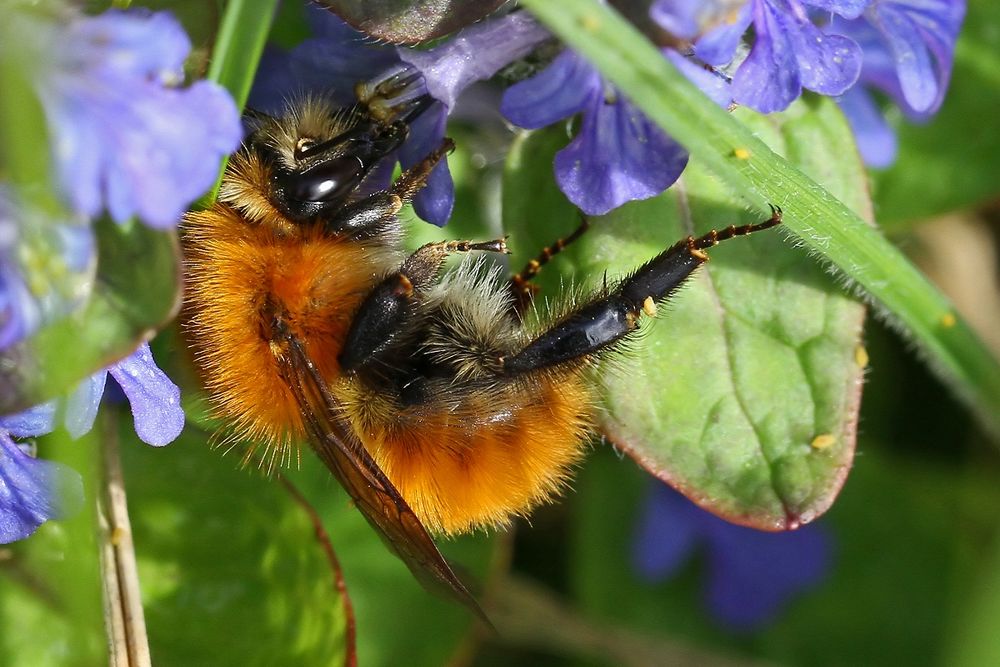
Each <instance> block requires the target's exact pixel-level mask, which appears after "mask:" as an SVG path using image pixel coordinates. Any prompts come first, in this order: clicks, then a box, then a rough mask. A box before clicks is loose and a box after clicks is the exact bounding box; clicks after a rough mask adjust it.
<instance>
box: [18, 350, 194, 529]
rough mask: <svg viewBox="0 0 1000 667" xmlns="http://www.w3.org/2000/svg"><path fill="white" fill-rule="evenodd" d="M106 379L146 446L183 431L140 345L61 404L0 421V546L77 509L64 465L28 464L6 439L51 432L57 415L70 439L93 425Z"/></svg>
mask: <svg viewBox="0 0 1000 667" xmlns="http://www.w3.org/2000/svg"><path fill="white" fill-rule="evenodd" d="M109 373H110V374H111V377H113V378H114V379H115V380H116V381H117V382H118V384H119V385H120V386H121V388H122V391H123V392H124V393H125V396H126V397H127V398H128V401H129V403H130V405H131V407H132V416H133V419H134V422H135V430H136V433H137V434H138V436H139V438H140V439H141V440H142V441H143V442H145V443H147V444H150V445H154V446H162V445H166V444H168V443H169V442H172V441H173V440H174V439H175V438H177V436H178V435H180V432H181V430H182V429H183V428H184V412H183V411H182V410H181V406H180V390H179V389H178V388H177V385H175V384H174V383H173V382H171V381H170V379H169V378H168V377H167V376H166V375H165V374H164V373H163V371H161V370H160V369H159V368H158V367H157V366H156V362H154V361H153V356H152V354H151V353H150V351H149V345H148V344H146V343H143V344H142V345H140V346H139V348H138V349H137V350H136V351H135V352H133V353H132V354H131V355H129V356H128V357H125V358H124V359H122V360H121V361H119V362H118V363H116V364H113V365H112V366H110V367H108V368H107V369H106V370H102V371H99V372H98V373H95V374H94V375H92V376H91V377H89V378H87V379H85V380H84V381H83V382H81V383H80V385H79V387H77V389H76V390H75V391H74V392H73V393H72V394H70V395H69V396H68V397H67V398H66V399H65V400H63V401H52V402H49V403H44V404H42V405H39V406H35V407H34V408H31V409H29V410H25V411H24V412H21V413H18V414H16V415H10V416H7V417H2V418H0V544H2V543H6V542H12V541H14V540H19V539H22V538H24V537H27V536H28V535H30V534H31V533H32V532H34V530H35V529H36V528H37V527H38V526H40V525H41V524H42V523H44V522H45V521H46V520H48V519H52V518H57V517H59V516H62V515H64V514H66V511H67V508H71V507H75V506H77V505H79V498H80V497H81V496H82V487H81V482H80V477H79V475H77V474H76V473H75V472H73V471H72V470H70V469H69V468H66V467H65V466H62V465H59V464H56V463H51V462H48V461H41V460H37V459H34V458H33V457H31V456H29V455H28V454H26V453H25V452H24V451H22V450H21V448H20V447H19V446H18V444H17V443H16V442H14V440H13V439H12V438H13V437H16V438H27V437H34V436H40V435H44V434H46V433H49V432H51V431H52V430H53V428H54V426H55V421H56V415H57V413H60V414H62V416H63V420H64V424H65V427H66V430H67V431H68V432H69V434H70V435H71V436H72V437H74V438H79V437H80V436H82V435H84V434H85V433H87V432H88V431H90V429H91V428H92V427H93V425H94V419H95V417H96V416H97V408H98V406H99V404H100V401H101V397H102V395H103V394H104V386H105V383H106V381H107V376H108V374H109Z"/></svg>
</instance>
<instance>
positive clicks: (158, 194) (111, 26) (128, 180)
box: [15, 10, 242, 228]
mask: <svg viewBox="0 0 1000 667" xmlns="http://www.w3.org/2000/svg"><path fill="white" fill-rule="evenodd" d="M15 14H17V13H16V12H15ZM19 22H20V23H21V24H23V27H24V29H25V30H26V31H27V33H26V34H29V35H31V38H30V40H28V39H26V40H23V41H24V42H25V44H30V48H29V49H28V50H29V51H30V52H29V53H27V54H25V55H23V56H22V57H23V58H25V59H27V58H35V59H37V61H38V62H37V63H31V65H32V66H33V67H34V68H35V72H34V74H33V75H32V81H33V83H34V85H35V88H36V91H37V94H38V97H39V99H40V101H41V104H42V108H43V110H44V112H45V115H46V119H47V121H48V125H49V131H50V133H51V136H52V151H53V157H54V161H55V169H56V172H57V174H58V178H59V182H60V184H61V186H62V188H63V190H64V192H65V194H66V196H67V199H68V201H69V204H70V205H71V206H72V208H73V209H74V210H75V211H77V212H79V213H82V214H85V215H87V216H91V217H93V216H95V215H97V214H99V213H100V212H101V211H102V210H105V209H106V210H107V211H108V213H109V214H110V215H111V217H112V218H114V219H115V220H116V221H118V222H124V221H125V220H128V219H129V218H131V217H132V216H138V217H139V218H140V219H141V220H142V221H143V222H145V223H146V224H148V225H150V226H153V227H159V228H166V227H171V226H173V225H175V224H176V223H177V221H178V220H179V219H180V216H181V214H182V213H183V212H184V211H185V210H186V209H187V207H188V205H189V204H190V203H191V202H192V201H194V200H195V199H196V198H197V197H198V196H199V195H201V194H202V193H204V192H205V191H206V190H207V189H208V188H209V187H210V186H211V185H212V183H213V182H214V181H215V178H216V176H217V174H218V165H219V161H220V160H221V159H222V157H224V156H225V155H227V154H228V153H231V152H232V151H234V150H235V149H236V148H237V146H238V145H239V142H240V139H241V137H242V128H241V125H240V120H239V113H238V111H237V109H236V107H235V105H234V104H233V101H232V99H231V98H230V97H229V95H228V94H227V93H226V92H225V91H224V90H223V89H222V88H221V87H219V86H217V85H215V84H213V83H209V82H207V81H199V82H196V83H194V84H193V85H191V86H189V87H187V88H180V87H178V85H179V84H180V83H181V82H182V81H183V79H184V70H183V64H184V59H185V58H186V57H187V55H188V53H189V52H190V50H191V44H190V42H189V40H188V38H187V35H186V34H185V33H184V31H183V29H182V28H181V26H180V24H179V23H178V22H177V21H176V20H175V19H174V18H173V17H172V16H170V15H169V14H167V13H163V12H160V13H150V12H144V11H116V10H109V11H107V12H105V13H103V14H101V15H99V16H93V17H90V16H82V15H77V16H74V17H73V18H72V19H71V20H69V21H68V22H65V23H55V22H47V21H44V20H41V19H40V18H39V17H38V15H35V14H30V15H26V16H25V17H21V19H20V20H19Z"/></svg>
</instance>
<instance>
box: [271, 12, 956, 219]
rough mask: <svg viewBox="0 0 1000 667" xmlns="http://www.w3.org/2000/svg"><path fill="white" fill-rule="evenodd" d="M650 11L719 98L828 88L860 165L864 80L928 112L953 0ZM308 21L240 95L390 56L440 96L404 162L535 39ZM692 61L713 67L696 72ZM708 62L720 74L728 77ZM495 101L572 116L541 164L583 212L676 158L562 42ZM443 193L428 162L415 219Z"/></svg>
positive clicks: (608, 203)
mask: <svg viewBox="0 0 1000 667" xmlns="http://www.w3.org/2000/svg"><path fill="white" fill-rule="evenodd" d="M650 12H651V13H650V15H651V17H652V19H653V20H654V21H656V22H657V23H658V24H659V25H660V26H661V27H662V28H663V29H664V30H666V31H667V32H668V33H670V34H671V35H673V36H674V37H675V38H676V40H675V41H676V43H677V44H690V45H691V48H690V49H682V48H681V47H680V46H677V44H675V45H674V46H673V47H671V48H664V49H663V50H662V53H663V56H664V57H665V58H667V59H668V60H670V61H671V62H672V63H674V65H675V66H677V67H678V68H679V69H680V70H681V71H682V72H683V73H684V74H685V75H686V76H688V77H689V78H690V79H691V80H692V81H694V82H695V83H696V85H698V86H699V88H701V89H702V90H703V91H704V92H706V94H708V95H709V96H710V97H711V98H712V99H713V100H715V101H717V102H718V103H719V104H723V105H728V104H731V103H736V104H742V105H746V106H749V107H751V108H754V109H756V110H758V111H761V112H764V113H769V112H774V111H780V110H783V109H785V108H787V107H788V105H789V104H791V103H792V102H793V101H794V100H795V99H796V98H797V97H799V96H800V95H801V94H802V91H803V89H807V90H811V91H814V92H816V93H819V94H822V95H830V96H834V97H837V98H838V99H839V100H840V101H841V102H842V104H843V107H844V109H845V111H846V112H847V114H848V117H849V119H850V121H851V123H852V126H853V127H854V128H855V130H856V132H857V133H858V137H859V140H860V142H861V150H862V154H863V155H864V156H865V157H866V159H868V161H869V162H870V163H872V164H884V163H886V161H887V159H891V154H892V151H891V150H890V149H888V148H886V147H885V146H884V145H879V144H878V143H877V142H882V144H885V143H886V141H889V142H890V143H891V137H890V138H889V139H888V140H887V139H886V135H885V129H886V126H885V125H884V123H882V124H881V125H878V124H877V121H879V120H880V115H879V114H878V112H877V110H876V108H875V107H874V106H873V103H872V101H871V99H870V97H869V96H868V95H867V93H865V92H864V88H868V87H874V88H878V89H880V90H882V91H883V92H886V93H888V94H889V95H890V96H891V97H893V98H894V99H896V100H897V101H899V102H900V103H901V104H902V105H903V106H904V109H907V110H908V111H912V112H913V113H914V115H917V114H928V113H932V112H933V111H935V110H936V109H937V107H938V106H939V105H940V102H941V98H942V95H943V93H944V90H945V89H946V87H947V83H948V78H949V74H950V69H951V58H952V53H953V50H954V44H955V38H956V36H957V32H958V27H959V25H960V23H961V19H962V16H963V14H964V1H963V0H745V1H741V0H712V1H710V2H693V1H691V0H657V2H654V3H653V5H652V7H651V10H650ZM312 20H313V24H314V31H315V33H316V37H315V38H314V39H311V40H308V41H306V42H305V43H303V44H301V45H300V46H298V47H296V48H295V49H293V50H292V51H291V52H290V53H288V54H281V55H280V56H278V55H273V56H272V58H271V59H270V60H269V61H268V62H267V63H266V65H267V66H266V67H264V68H262V69H263V72H264V76H263V77H262V78H261V79H260V80H259V81H258V85H257V89H256V91H255V95H254V97H253V98H252V101H253V102H254V104H255V105H260V106H262V107H264V108H274V107H275V106H276V105H275V101H279V100H281V98H282V97H288V96H290V95H294V94H297V93H301V92H305V91H316V90H320V91H323V92H324V93H327V94H331V93H332V94H333V95H336V94H338V93H339V94H341V95H344V94H345V93H346V94H348V95H349V91H351V90H353V87H354V84H355V83H357V82H358V81H359V80H361V79H364V78H374V79H375V80H378V79H379V78H384V76H385V73H386V72H388V73H392V74H398V72H399V71H400V68H401V66H407V65H408V66H410V67H413V68H415V69H416V70H417V71H419V72H420V73H422V75H423V84H424V86H425V90H426V91H427V92H429V93H430V95H432V96H433V97H434V98H435V99H437V100H439V101H440V104H439V105H436V107H435V110H434V111H433V112H429V113H426V114H424V116H423V117H421V118H420V119H419V120H418V121H417V122H415V123H414V125H413V128H412V136H411V139H410V140H409V141H408V142H407V144H406V145H405V146H404V147H403V149H402V150H401V151H400V155H399V159H400V162H401V163H402V164H403V166H404V167H407V166H409V165H411V164H414V163H416V162H417V161H419V159H421V158H422V157H423V156H424V155H426V154H427V153H428V152H430V150H432V149H433V148H434V147H436V146H437V145H439V142H440V139H441V137H442V136H443V133H444V124H445V116H446V113H447V112H448V111H450V110H451V109H453V108H454V104H455V100H456V98H457V96H458V94H459V93H460V92H461V91H462V90H464V89H465V88H467V87H468V86H469V84H471V83H472V82H474V81H477V80H482V79H485V78H488V77H490V76H492V75H493V74H494V73H495V72H497V71H498V70H499V69H500V68H501V67H502V66H503V65H505V64H506V63H508V62H511V61H513V60H515V59H517V58H520V57H522V56H523V55H524V54H525V53H526V52H528V51H530V50H531V49H532V48H534V47H535V46H537V45H538V44H539V43H540V42H542V41H543V40H544V39H545V37H546V35H545V33H544V31H542V30H541V29H540V28H539V27H538V26H537V25H535V24H534V23H533V22H532V21H531V19H529V18H528V17H526V16H521V15H519V13H517V12H515V13H512V14H509V15H507V16H505V17H502V18H499V19H493V20H489V21H484V22H482V23H481V24H478V25H476V26H473V27H471V28H468V29H466V30H465V31H463V32H461V33H459V35H458V36H456V37H455V38H453V39H451V40H449V41H448V42H445V43H444V44H443V45H442V46H438V47H436V48H433V49H431V50H429V51H419V50H414V49H406V48H392V47H389V46H378V45H372V44H370V43H368V42H366V41H365V40H364V38H363V36H361V35H360V34H359V33H356V32H354V31H353V30H352V29H350V28H348V27H346V26H345V25H344V24H342V23H340V22H339V20H338V19H336V18H335V17H333V16H332V15H331V14H329V13H326V12H322V11H318V10H317V11H315V12H314V13H313V14H312ZM748 35H752V38H749V37H748ZM748 39H749V41H750V42H751V43H750V45H749V47H747V46H745V43H746V42H747V40H748ZM679 49H680V50H679ZM692 56H694V58H692ZM401 63H403V65H401ZM706 63H707V64H709V65H713V66H716V67H718V68H720V69H719V71H716V72H712V71H709V70H707V69H706V68H705V67H704V64H706ZM720 71H733V75H732V83H731V85H729V83H728V81H727V80H726V78H725V76H724V75H722V74H720V73H719V72H720ZM344 101H345V102H346V101H349V100H344ZM500 111H501V113H502V114H503V115H504V116H505V117H506V118H507V120H509V121H510V122H511V123H513V124H515V125H518V126H521V127H524V128H529V129H535V128H540V127H544V126H547V125H551V124H552V123H555V122H558V121H561V120H563V119H567V118H570V117H573V116H577V115H579V116H580V117H581V120H580V122H579V124H578V126H577V129H576V132H575V136H574V138H573V139H572V141H571V142H570V143H569V145H567V146H566V147H565V148H564V149H563V150H561V151H560V152H559V153H558V155H557V157H556V160H555V164H554V167H555V175H556V181H557V183H558V184H559V186H560V188H561V189H562V190H563V192H564V193H565V194H566V196H567V197H568V198H569V199H570V201H572V202H573V203H574V204H575V205H576V206H577V207H579V208H580V209H581V210H582V211H583V212H585V213H587V214H591V215H599V214H603V213H606V212H608V211H610V210H612V209H614V208H616V207H618V206H620V205H622V204H623V203H625V202H627V201H631V200H636V199H645V198H648V197H652V196H655V195H657V194H659V193H660V192H662V191H663V190H665V189H666V188H667V187H668V186H670V185H671V184H672V183H673V182H674V181H675V180H676V179H677V178H678V177H679V176H680V174H681V172H682V171H683V169H684V166H685V165H686V163H687V153H686V152H685V151H684V150H683V148H681V146H680V145H679V144H677V142H675V141H674V140H673V139H671V138H670V137H669V136H667V135H666V134H664V132H663V131H662V130H661V129H660V128H659V127H657V126H655V125H654V124H653V123H651V122H650V121H649V120H648V119H647V118H646V117H645V116H644V115H643V114H642V113H641V112H639V111H638V110H637V109H636V108H635V107H634V106H633V105H632V104H631V103H630V102H629V100H628V99H626V98H625V97H624V96H622V95H621V93H620V92H619V91H618V90H616V89H615V88H614V86H612V85H610V84H609V83H608V82H607V81H605V80H604V79H603V78H602V77H601V76H600V74H598V73H597V71H596V70H595V69H594V68H593V67H592V66H591V65H590V64H589V63H587V62H586V61H585V60H584V59H583V58H581V57H580V56H579V55H578V54H576V53H574V52H573V51H572V50H568V49H567V50H565V51H563V52H562V53H561V54H560V55H558V56H557V57H556V58H555V59H554V61H553V62H552V63H551V64H549V65H548V66H547V67H546V68H545V69H543V70H542V71H541V72H539V73H538V74H537V75H535V76H533V77H531V78H530V79H527V80H525V81H521V82H519V83H516V84H514V85H512V86H510V87H509V88H508V89H507V90H506V91H505V92H504V95H503V99H502V103H501V107H500ZM876 126H877V127H876ZM873 127H876V129H878V130H880V131H881V133H879V132H874V131H873ZM887 156H888V158H887ZM452 202H453V193H452V185H451V178H450V176H449V174H448V172H447V165H446V164H445V163H442V164H441V165H439V167H438V168H437V169H436V170H435V172H434V174H433V175H432V177H431V180H430V183H429V184H428V187H427V188H426V189H425V190H424V191H423V192H421V193H420V194H419V195H418V197H417V198H416V201H415V202H414V206H415V209H416V211H417V213H418V214H419V215H420V216H421V217H423V218H424V219H426V220H429V221H431V222H434V223H436V224H444V222H445V221H447V219H448V217H449V215H450V212H451V208H452Z"/></svg>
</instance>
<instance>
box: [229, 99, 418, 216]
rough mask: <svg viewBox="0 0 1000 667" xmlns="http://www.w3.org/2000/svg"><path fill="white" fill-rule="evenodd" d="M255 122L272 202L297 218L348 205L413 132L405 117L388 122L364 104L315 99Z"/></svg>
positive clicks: (253, 142)
mask: <svg viewBox="0 0 1000 667" xmlns="http://www.w3.org/2000/svg"><path fill="white" fill-rule="evenodd" d="M253 122H254V123H256V125H257V127H256V129H255V130H254V131H253V132H252V134H251V136H250V141H249V143H250V145H251V147H253V148H254V149H256V150H257V151H258V152H259V154H260V156H261V158H262V159H263V160H264V161H266V162H267V163H268V164H269V167H270V174H271V175H270V184H269V185H270V188H269V189H270V199H271V202H272V204H273V205H274V206H275V207H276V208H277V209H278V210H280V211H281V212H282V213H283V214H284V215H286V216H287V217H288V218H289V219H290V220H292V221H295V222H305V221H307V220H312V219H315V218H322V217H325V216H326V215H328V214H329V213H331V212H334V211H336V210H338V209H339V208H340V207H342V206H343V205H344V204H346V203H347V202H348V201H349V200H350V199H351V196H352V194H354V192H355V191H356V190H357V189H358V186H359V185H361V182H362V181H363V180H364V179H365V177H366V176H367V175H368V174H369V173H370V172H371V170H372V169H373V168H374V167H375V165H376V164H378V163H379V162H380V161H381V160H382V158H384V157H386V156H387V155H389V154H390V153H392V152H393V151H395V150H396V149H397V148H399V147H400V145H402V143H403V141H405V140H406V137H407V135H408V132H409V131H408V126H407V124H406V122H405V121H402V120H397V121H395V122H392V123H385V122H382V121H379V120H376V119H374V118H372V116H371V115H370V114H369V113H367V112H366V110H365V109H364V108H362V107H360V106H354V107H348V108H337V107H335V106H333V105H332V104H330V103H329V102H327V101H324V100H317V99H308V100H306V101H305V102H304V103H301V104H298V105H296V106H294V107H292V108H291V109H290V110H289V111H288V112H286V113H285V115H283V116H282V117H280V118H272V117H269V116H261V117H258V118H255V119H253Z"/></svg>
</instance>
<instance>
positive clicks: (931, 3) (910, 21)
mask: <svg viewBox="0 0 1000 667" xmlns="http://www.w3.org/2000/svg"><path fill="white" fill-rule="evenodd" d="M963 18H965V2H964V0H874V1H873V2H872V5H871V7H869V8H868V9H867V10H866V11H865V19H867V20H868V21H869V22H870V23H871V24H872V26H874V27H875V28H876V29H877V30H878V31H879V32H880V33H881V34H882V36H883V37H884V39H885V43H886V46H887V47H888V49H889V51H890V52H891V54H892V59H893V62H894V63H895V65H896V72H897V74H898V77H899V85H900V89H901V90H902V94H903V99H905V101H906V104H907V105H908V106H909V107H910V108H911V109H913V110H914V111H916V112H917V113H923V114H931V113H934V112H936V111H937V110H938V109H939V108H940V107H941V102H942V100H943V99H944V94H945V91H946V90H947V89H948V81H949V79H950V78H951V67H952V62H953V58H954V55H955V41H956V40H957V39H958V30H959V28H960V27H961V25H962V19H963Z"/></svg>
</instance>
